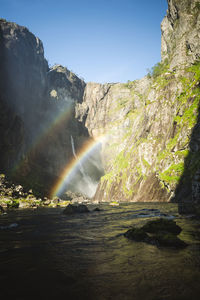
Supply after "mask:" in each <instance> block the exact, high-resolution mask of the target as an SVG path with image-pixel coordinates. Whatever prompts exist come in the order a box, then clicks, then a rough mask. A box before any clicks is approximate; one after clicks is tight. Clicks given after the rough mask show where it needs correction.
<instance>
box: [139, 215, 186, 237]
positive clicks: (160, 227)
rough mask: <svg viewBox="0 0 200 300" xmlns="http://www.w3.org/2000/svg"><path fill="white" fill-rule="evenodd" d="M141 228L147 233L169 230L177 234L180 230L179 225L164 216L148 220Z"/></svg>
mask: <svg viewBox="0 0 200 300" xmlns="http://www.w3.org/2000/svg"><path fill="white" fill-rule="evenodd" d="M142 229H143V230H144V231H145V232H149V233H157V232H170V233H172V234H175V235H178V234H179V233H180V232H181V231H182V229H181V227H179V226H178V225H177V224H176V222H175V221H173V220H168V219H164V218H160V219H157V220H153V221H149V222H147V223H146V224H145V225H144V226H143V227H142Z"/></svg>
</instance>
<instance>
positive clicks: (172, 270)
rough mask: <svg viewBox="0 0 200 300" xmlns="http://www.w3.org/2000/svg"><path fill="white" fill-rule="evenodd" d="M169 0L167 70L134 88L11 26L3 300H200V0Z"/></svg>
mask: <svg viewBox="0 0 200 300" xmlns="http://www.w3.org/2000/svg"><path fill="white" fill-rule="evenodd" d="M167 2H168V10H167V14H166V16H165V18H164V19H163V21H162V24H161V57H162V59H161V62H159V63H157V64H156V65H155V66H154V67H152V69H151V70H149V72H148V74H147V75H146V76H145V77H144V78H141V79H139V80H134V81H128V82H127V83H104V84H101V83H95V82H88V83H86V82H84V80H83V79H81V78H79V77H78V76H77V75H76V74H74V73H73V72H72V71H69V70H68V69H67V68H66V67H63V66H62V65H60V64H56V65H54V66H51V67H50V66H49V65H48V62H47V60H46V59H45V56H44V49H43V44H42V42H41V41H40V39H39V38H38V37H36V36H35V35H34V34H32V33H31V32H30V31H29V30H28V29H27V28H26V27H23V26H20V25H18V24H16V23H13V22H9V21H7V20H5V19H0V254H1V255H0V282H1V290H0V293H1V297H3V299H10V298H13V299H20V300H23V299H34V300H35V299H46V298H48V299H63V297H64V298H65V299H69V300H79V299H80V300H84V299H86V300H90V299H91V300H111V299H115V300H122V299H123V300H125V299H127V300H132V299H135V300H139V299H143V300H179V299H180V300H188V299H194V300H196V299H198V298H199V294H200V284H199V282H200V255H199V253H200V251H199V250H200V222H199V217H200V130H199V128H200V114H199V103H200V1H197V0H168V1H167ZM85 204H87V206H86V205H85ZM155 224H156V225H155ZM155 227H157V229H156V230H155Z"/></svg>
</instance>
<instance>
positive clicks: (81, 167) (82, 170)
mask: <svg viewBox="0 0 200 300" xmlns="http://www.w3.org/2000/svg"><path fill="white" fill-rule="evenodd" d="M71 145H72V153H73V155H74V157H75V158H76V159H77V161H78V157H77V155H76V150H75V146H74V139H73V136H72V135H71ZM78 164H79V166H80V172H81V174H82V175H83V176H84V177H85V176H87V175H86V174H85V171H84V168H83V166H82V163H81V162H80V161H79V162H78Z"/></svg>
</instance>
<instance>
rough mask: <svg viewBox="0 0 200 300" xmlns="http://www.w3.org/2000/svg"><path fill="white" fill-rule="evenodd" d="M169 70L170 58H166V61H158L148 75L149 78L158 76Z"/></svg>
mask: <svg viewBox="0 0 200 300" xmlns="http://www.w3.org/2000/svg"><path fill="white" fill-rule="evenodd" d="M168 70H169V64H168V60H167V59H166V60H165V61H164V62H158V63H157V64H155V65H154V66H153V67H152V68H151V69H150V70H149V72H148V74H147V77H149V78H154V79H155V78H157V77H158V76H160V75H162V74H164V73H166V72H167V71H168Z"/></svg>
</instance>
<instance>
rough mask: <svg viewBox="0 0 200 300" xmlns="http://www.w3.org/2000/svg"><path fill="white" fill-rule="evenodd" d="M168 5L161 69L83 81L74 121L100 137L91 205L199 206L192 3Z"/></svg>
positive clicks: (199, 22)
mask: <svg viewBox="0 0 200 300" xmlns="http://www.w3.org/2000/svg"><path fill="white" fill-rule="evenodd" d="M168 6H169V8H168V11H167V16H166V17H165V18H164V20H163V22H162V24H161V30H162V43H161V54H162V61H161V63H158V64H157V65H156V66H154V67H153V68H152V71H151V72H150V73H149V74H148V75H147V76H146V77H144V78H143V79H141V80H136V81H132V82H128V83H126V84H110V85H109V84H105V85H101V84H95V83H88V84H87V86H86V89H85V93H84V101H83V103H82V104H78V106H77V108H78V112H77V115H79V117H80V119H81V120H84V119H85V125H86V127H87V128H88V131H89V133H90V134H91V135H92V136H96V135H97V136H98V135H99V134H104V135H105V142H104V146H103V160H104V166H105V171H106V174H105V176H103V177H102V178H101V182H100V184H99V186H98V190H97V193H96V195H95V198H96V199H98V200H100V201H112V200H119V201H178V202H180V203H182V204H180V211H184V210H185V206H188V207H189V210H190V211H191V212H192V211H193V210H194V208H193V205H191V203H194V202H196V203H197V204H198V203H199V201H200V193H199V191H200V188H199V178H200V175H199V174H200V172H199V167H200V164H199V139H200V138H199V132H198V128H199V123H198V122H199V117H198V114H199V100H200V89H199V80H200V64H199V63H198V61H199V58H200V34H199V32H200V2H199V1H191V0H187V1H186V0H185V1H178V0H177V1H173V0H169V1H168ZM194 198H195V200H194ZM187 203H188V205H187ZM197 206H198V205H197ZM186 210H187V211H188V208H187V209H186Z"/></svg>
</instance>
